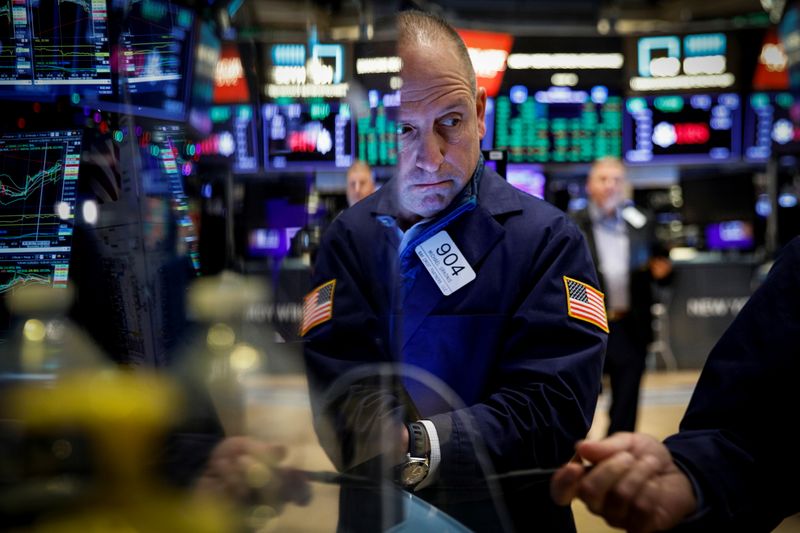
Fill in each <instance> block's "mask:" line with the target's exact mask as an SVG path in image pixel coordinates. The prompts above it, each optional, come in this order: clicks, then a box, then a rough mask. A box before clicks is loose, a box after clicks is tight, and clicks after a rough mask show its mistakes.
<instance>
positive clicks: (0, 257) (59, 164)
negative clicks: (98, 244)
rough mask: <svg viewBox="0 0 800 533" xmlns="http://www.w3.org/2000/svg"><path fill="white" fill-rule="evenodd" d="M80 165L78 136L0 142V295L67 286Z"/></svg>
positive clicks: (71, 133)
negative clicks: (36, 287)
mask: <svg viewBox="0 0 800 533" xmlns="http://www.w3.org/2000/svg"><path fill="white" fill-rule="evenodd" d="M80 160H81V132H80V131H72V130H68V131H51V132H41V133H24V134H17V135H9V136H4V137H0V294H1V293H4V292H6V291H9V290H13V289H14V288H16V287H18V286H21V285H25V284H37V285H48V286H52V287H66V285H67V273H68V271H69V262H70V255H71V252H72V234H73V226H74V223H75V204H76V198H77V192H76V191H77V181H78V171H79V169H80Z"/></svg>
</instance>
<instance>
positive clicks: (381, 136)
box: [356, 90, 400, 166]
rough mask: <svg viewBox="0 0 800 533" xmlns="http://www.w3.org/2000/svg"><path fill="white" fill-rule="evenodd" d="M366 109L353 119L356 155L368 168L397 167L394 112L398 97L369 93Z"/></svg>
mask: <svg viewBox="0 0 800 533" xmlns="http://www.w3.org/2000/svg"><path fill="white" fill-rule="evenodd" d="M368 95H369V108H368V109H366V110H365V111H364V116H359V117H358V118H357V119H356V125H357V143H358V147H357V152H356V153H357V155H358V159H360V160H361V161H366V162H367V163H368V164H369V165H370V166H390V165H396V164H397V110H398V109H399V106H400V93H398V92H393V93H388V94H384V95H381V94H380V93H379V92H378V91H376V90H372V91H369V93H368Z"/></svg>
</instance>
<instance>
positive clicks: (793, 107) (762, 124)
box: [744, 91, 800, 162]
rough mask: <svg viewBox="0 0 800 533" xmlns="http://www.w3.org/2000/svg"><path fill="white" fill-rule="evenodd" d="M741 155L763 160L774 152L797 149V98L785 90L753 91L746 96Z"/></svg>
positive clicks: (799, 141)
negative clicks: (742, 151)
mask: <svg viewBox="0 0 800 533" xmlns="http://www.w3.org/2000/svg"><path fill="white" fill-rule="evenodd" d="M746 101H747V105H746V106H745V115H744V157H745V159H746V160H748V161H754V162H758V161H766V160H768V159H769V157H770V155H771V154H772V152H773V150H775V151H776V152H777V153H786V152H795V153H796V152H798V151H800V100H798V98H797V97H796V96H795V95H793V94H792V93H790V92H788V91H781V92H757V93H753V94H751V95H750V96H749V97H748V98H747V100H746Z"/></svg>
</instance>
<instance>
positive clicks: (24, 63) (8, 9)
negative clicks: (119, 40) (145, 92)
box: [0, 0, 112, 96]
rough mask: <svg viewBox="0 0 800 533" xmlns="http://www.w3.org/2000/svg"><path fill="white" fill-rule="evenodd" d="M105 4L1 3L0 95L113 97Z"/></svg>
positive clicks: (82, 0) (72, 0) (87, 0)
mask: <svg viewBox="0 0 800 533" xmlns="http://www.w3.org/2000/svg"><path fill="white" fill-rule="evenodd" d="M107 17H108V13H107V6H106V1H105V0H2V2H0V92H1V93H2V94H3V96H13V95H14V94H21V95H27V94H34V95H39V94H40V93H41V94H42V95H54V94H59V93H61V92H62V91H60V90H59V86H60V87H63V88H64V89H65V90H66V89H68V88H72V90H75V89H76V86H77V87H79V88H80V87H82V88H83V89H78V91H80V92H85V91H86V90H92V91H95V93H97V94H111V90H112V88H111V62H110V46H109V39H108V18H107Z"/></svg>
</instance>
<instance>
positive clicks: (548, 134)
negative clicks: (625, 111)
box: [486, 85, 622, 163]
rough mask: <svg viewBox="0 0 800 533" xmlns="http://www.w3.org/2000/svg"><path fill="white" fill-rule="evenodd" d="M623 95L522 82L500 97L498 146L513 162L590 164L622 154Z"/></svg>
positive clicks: (492, 119)
mask: <svg viewBox="0 0 800 533" xmlns="http://www.w3.org/2000/svg"><path fill="white" fill-rule="evenodd" d="M621 112H622V98H621V97H619V96H612V95H609V94H608V90H606V89H605V88H604V87H595V88H593V89H591V90H589V91H583V90H571V89H569V88H567V87H551V88H550V89H548V90H546V91H531V90H529V89H528V88H527V87H525V86H522V85H517V86H514V87H511V89H510V90H509V92H508V94H506V95H501V96H499V97H498V98H497V99H496V101H495V103H494V109H493V113H494V116H493V117H492V116H489V115H487V117H486V121H487V124H489V123H490V122H491V123H493V124H494V142H493V146H494V148H495V149H497V150H507V151H508V162H509V163H586V162H591V161H593V160H595V159H597V158H599V157H604V156H615V157H619V156H620V153H621V138H622V114H621Z"/></svg>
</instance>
